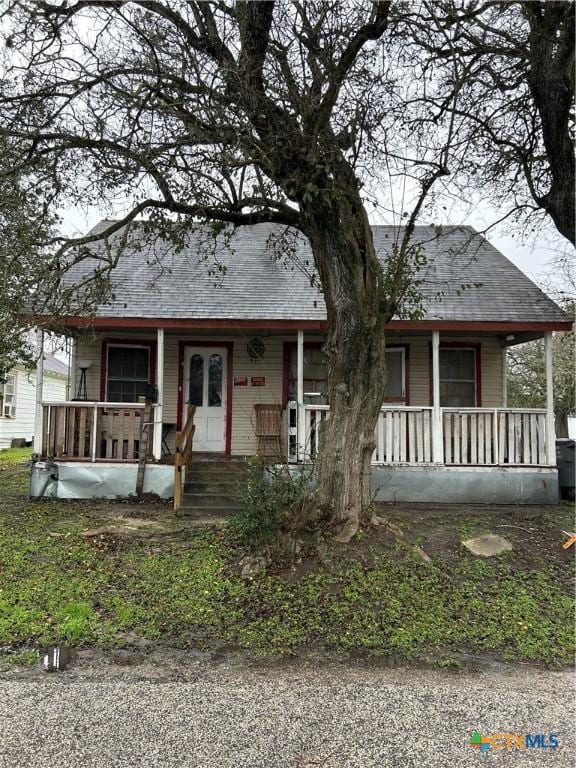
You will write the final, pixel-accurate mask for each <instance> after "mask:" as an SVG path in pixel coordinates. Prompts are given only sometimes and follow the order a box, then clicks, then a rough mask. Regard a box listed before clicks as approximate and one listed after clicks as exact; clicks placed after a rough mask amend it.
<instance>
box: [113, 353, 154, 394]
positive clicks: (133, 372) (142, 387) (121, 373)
mask: <svg viewBox="0 0 576 768" xmlns="http://www.w3.org/2000/svg"><path fill="white" fill-rule="evenodd" d="M149 382H150V350H149V348H148V347H137V346H131V347H116V346H109V347H108V379H107V382H106V383H107V388H106V400H107V401H108V402H110V403H136V402H138V398H139V397H140V396H143V395H144V394H145V393H146V387H147V386H148V384H149Z"/></svg>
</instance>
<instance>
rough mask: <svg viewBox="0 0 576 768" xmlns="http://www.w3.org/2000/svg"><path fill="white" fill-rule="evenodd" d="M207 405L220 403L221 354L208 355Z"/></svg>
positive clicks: (218, 404) (219, 404)
mask: <svg viewBox="0 0 576 768" xmlns="http://www.w3.org/2000/svg"><path fill="white" fill-rule="evenodd" d="M208 405H209V406H221V405H222V355H216V354H214V355H210V363H209V365H208Z"/></svg>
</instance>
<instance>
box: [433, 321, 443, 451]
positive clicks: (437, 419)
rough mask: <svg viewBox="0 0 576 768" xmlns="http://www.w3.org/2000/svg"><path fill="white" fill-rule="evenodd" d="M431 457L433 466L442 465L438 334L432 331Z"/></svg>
mask: <svg viewBox="0 0 576 768" xmlns="http://www.w3.org/2000/svg"><path fill="white" fill-rule="evenodd" d="M432 406H433V412H432V457H433V459H434V463H435V464H443V463H444V441H443V435H442V411H441V409H440V332H439V331H432Z"/></svg>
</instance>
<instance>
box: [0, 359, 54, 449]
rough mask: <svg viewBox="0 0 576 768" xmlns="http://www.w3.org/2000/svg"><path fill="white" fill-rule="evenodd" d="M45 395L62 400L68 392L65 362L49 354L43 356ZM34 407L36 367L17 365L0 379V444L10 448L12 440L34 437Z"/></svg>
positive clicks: (27, 440) (30, 440) (28, 441)
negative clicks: (33, 368) (0, 380)
mask: <svg viewBox="0 0 576 768" xmlns="http://www.w3.org/2000/svg"><path fill="white" fill-rule="evenodd" d="M43 392H44V395H45V397H49V398H50V399H51V400H55V401H61V400H66V396H67V392H68V364H67V363H65V362H63V361H62V360H58V358H56V357H53V356H51V355H47V356H45V358H44V385H43ZM35 411H36V371H27V370H26V369H25V368H24V367H23V366H21V365H17V366H16V367H15V368H12V370H11V371H9V372H8V373H7V374H6V375H5V376H4V382H3V383H0V448H10V446H11V445H12V442H13V441H14V440H25V441H26V443H29V444H31V443H32V441H33V439H34V414H35Z"/></svg>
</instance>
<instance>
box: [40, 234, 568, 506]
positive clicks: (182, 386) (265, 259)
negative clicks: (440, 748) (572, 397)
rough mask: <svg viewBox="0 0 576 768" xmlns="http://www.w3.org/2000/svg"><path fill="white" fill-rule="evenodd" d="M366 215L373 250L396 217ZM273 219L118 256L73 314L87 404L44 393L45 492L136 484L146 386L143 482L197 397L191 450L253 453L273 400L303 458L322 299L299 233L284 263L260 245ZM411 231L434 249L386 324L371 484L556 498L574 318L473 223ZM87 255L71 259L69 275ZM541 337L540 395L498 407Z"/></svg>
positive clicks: (126, 489) (321, 394)
mask: <svg viewBox="0 0 576 768" xmlns="http://www.w3.org/2000/svg"><path fill="white" fill-rule="evenodd" d="M103 224H104V223H103ZM103 224H102V225H103ZM102 225H99V226H102ZM373 229H374V238H375V243H376V247H377V249H378V252H379V254H380V255H381V257H382V259H383V260H384V259H385V257H386V253H387V252H388V250H389V249H390V246H391V244H392V243H393V241H394V238H395V237H397V236H398V229H397V228H393V227H388V226H375V227H374V228H373ZM135 231H136V232H137V231H138V230H137V228H135ZM281 231H282V230H281V229H280V228H277V227H273V226H270V225H256V226H253V227H241V228H239V229H237V230H236V231H235V233H234V235H233V236H232V238H231V239H230V240H224V239H223V238H220V239H217V241H216V242H217V246H216V251H215V254H213V255H212V256H211V257H210V258H209V259H208V260H206V252H205V245H204V244H205V242H206V238H205V237H202V235H201V234H197V235H193V236H190V238H189V240H188V245H187V247H186V248H185V249H184V250H181V251H176V250H175V249H174V248H172V247H171V246H170V245H169V244H167V243H160V244H158V243H156V244H155V247H154V249H153V250H152V249H147V248H136V247H134V248H128V249H127V250H126V251H125V252H124V253H123V255H122V257H121V259H120V261H119V264H118V267H117V268H116V269H115V270H114V273H113V276H112V279H113V283H114V296H115V298H114V300H113V301H112V302H111V303H109V304H108V305H105V306H101V307H100V308H99V309H98V311H97V313H96V315H95V317H94V318H93V319H91V320H87V319H86V318H82V317H69V318H68V319H67V320H66V324H67V326H68V327H69V328H70V329H74V331H75V332H78V331H79V330H80V331H82V329H84V333H83V334H82V333H81V334H80V336H79V337H78V340H77V344H76V349H75V352H74V357H73V360H74V363H73V367H74V368H75V377H74V378H75V381H76V382H78V381H80V380H81V379H82V380H83V386H82V391H81V393H80V397H81V398H82V400H85V401H87V402H82V403H78V402H76V403H71V404H70V405H69V406H67V407H66V409H62V408H57V407H54V406H49V405H46V406H45V407H44V426H45V428H44V434H43V435H41V436H39V438H38V444H37V450H38V451H41V452H42V453H43V454H44V455H45V456H52V457H54V458H55V460H56V463H57V464H58V471H59V477H60V480H59V483H58V485H57V486H55V487H53V488H52V489H51V492H53V493H58V494H60V495H67V494H68V495H78V496H82V495H88V496H90V495H94V496H96V495H101V496H115V495H122V494H124V495H125V494H129V493H133V491H134V483H135V477H136V465H135V462H136V461H137V456H138V447H139V440H140V432H139V421H140V418H141V414H142V410H143V406H142V404H141V403H140V404H139V403H138V399H139V397H141V396H143V395H144V394H146V393H147V392H148V394H150V392H151V390H150V386H152V387H155V388H156V389H157V393H158V401H157V404H156V405H155V408H154V416H153V419H152V420H153V421H154V434H153V437H152V440H151V444H152V451H151V455H152V459H151V461H150V462H149V464H148V466H147V468H146V486H145V488H146V490H152V491H155V492H156V493H158V494H159V495H162V496H170V495H171V494H172V489H173V485H172V483H173V480H172V478H173V471H172V469H171V468H170V466H169V462H170V461H171V460H172V454H173V452H174V439H175V433H176V430H181V429H182V427H183V426H184V421H185V414H186V406H187V404H193V405H195V406H196V414H195V428H196V429H195V435H194V451H195V454H196V455H197V454H206V455H211V456H224V457H230V456H247V455H250V454H254V453H255V452H256V451H257V450H258V447H259V442H260V441H259V439H258V437H257V435H256V432H257V431H258V430H257V429H256V423H257V416H256V406H257V405H259V404H268V405H269V406H277V408H278V410H279V412H280V413H281V419H282V432H281V435H280V443H279V450H280V451H281V454H282V457H283V459H284V460H285V461H288V462H291V463H293V464H295V465H299V464H303V463H308V462H310V461H312V460H313V458H314V455H315V453H316V452H317V450H318V448H319V443H318V436H319V430H318V426H319V424H320V422H321V421H322V420H323V419H324V418H326V417H327V416H328V413H329V405H328V403H327V400H326V397H325V393H326V372H325V366H324V361H323V357H322V351H321V347H322V343H323V339H324V333H325V330H326V312H325V305H324V301H323V298H322V295H321V293H320V292H319V290H318V287H317V281H316V283H314V281H313V280H311V278H310V273H311V272H312V271H313V260H312V255H311V252H310V247H309V244H308V243H307V241H306V240H305V239H304V238H303V237H301V236H299V237H297V238H296V240H295V252H294V253H293V255H292V257H291V259H290V260H286V259H284V258H279V257H278V256H277V254H275V253H274V251H273V250H272V249H271V247H270V243H271V241H272V240H274V239H275V238H277V237H278V236H280V234H281ZM135 236H137V235H135ZM415 238H416V239H417V240H418V241H419V242H420V243H421V244H422V249H423V251H424V253H425V254H426V258H427V263H426V265H425V266H423V267H422V271H421V275H420V277H421V279H422V280H423V283H422V286H421V291H422V294H423V301H424V314H423V316H422V318H421V319H420V320H417V321H411V320H404V319H394V320H393V321H392V322H390V324H389V327H388V338H387V343H388V351H387V362H388V382H387V392H386V400H385V403H384V405H383V408H382V414H381V417H380V419H379V423H378V427H377V430H376V450H375V452H374V461H373V463H374V471H373V483H374V489H375V493H376V495H377V496H376V497H377V498H378V499H382V500H390V501H394V500H420V501H495V502H507V501H526V502H532V501H533V502H552V501H555V500H556V498H557V479H556V468H555V446H554V420H553V414H552V405H551V403H552V389H551V374H552V369H551V336H552V332H554V331H561V330H568V329H569V328H570V321H569V319H568V318H567V316H566V315H565V314H564V313H563V312H562V311H561V310H560V309H559V307H557V306H556V304H554V303H553V302H552V301H551V300H550V299H549V298H548V297H547V296H546V295H545V294H544V293H542V291H541V290H540V289H539V288H538V287H537V286H536V285H535V284H534V283H533V282H532V281H531V280H529V279H528V277H526V276H525V275H524V274H523V273H522V272H521V271H520V270H519V269H517V268H516V267H515V266H514V265H513V264H512V263H511V262H510V261H509V260H508V259H506V258H505V256H503V255H502V254H501V253H500V252H499V251H498V250H496V249H495V248H494V247H493V246H492V245H491V244H490V243H489V242H488V241H486V240H485V239H484V238H483V237H481V236H480V235H478V234H477V233H475V232H474V230H472V229H471V228H469V227H449V228H445V229H444V230H443V232H442V234H441V235H440V236H439V235H438V232H437V230H436V228H434V227H417V228H416V232H415ZM213 257H214V259H215V261H214V263H216V264H217V268H214V266H213V262H212V258H213ZM92 268H93V267H92V266H91V265H90V264H89V263H88V262H84V263H83V264H81V265H79V266H78V267H77V271H76V272H75V273H74V275H73V277H74V279H75V280H76V279H80V278H81V277H82V276H85V275H86V273H87V271H88V270H89V269H92ZM541 337H545V338H546V339H547V340H548V343H547V350H548V356H547V359H548V373H549V377H548V378H549V390H548V404H549V407H548V409H547V410H517V409H514V410H512V409H509V408H507V407H506V370H505V360H506V355H505V350H506V347H507V346H509V345H512V344H520V343H522V342H524V341H528V340H531V339H535V338H541ZM82 371H83V373H82ZM76 394H77V395H78V393H76ZM44 400H45V401H46V402H48V401H49V398H48V397H46V396H45V397H44ZM111 403H114V405H111ZM120 403H123V404H125V405H122V406H121V407H120V405H119V404H120ZM268 429H269V432H271V433H273V432H274V428H273V427H270V426H269V428H268ZM272 442H274V440H272ZM39 471H42V468H40V469H39ZM66 478H68V480H69V481H70V483H71V484H72V486H73V490H70V487H71V486H68V489H67V486H66V482H67V480H66Z"/></svg>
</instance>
